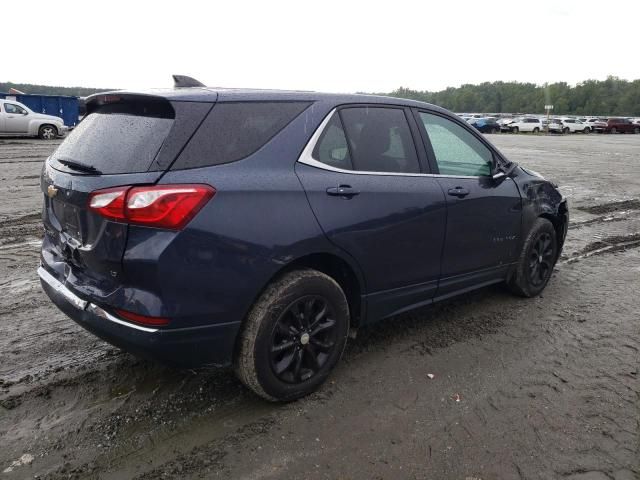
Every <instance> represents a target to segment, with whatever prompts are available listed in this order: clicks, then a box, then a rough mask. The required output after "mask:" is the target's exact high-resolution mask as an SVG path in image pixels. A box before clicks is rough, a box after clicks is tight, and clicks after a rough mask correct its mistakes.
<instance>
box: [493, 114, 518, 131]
mask: <svg viewBox="0 0 640 480" xmlns="http://www.w3.org/2000/svg"><path fill="white" fill-rule="evenodd" d="M515 120H516V119H515V118H508V117H503V118H499V119H498V120H497V123H498V125H500V131H501V132H510V131H511V128H510V127H509V125H511V124H512V123H513V122H514V121H515Z"/></svg>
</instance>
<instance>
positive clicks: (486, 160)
mask: <svg viewBox="0 0 640 480" xmlns="http://www.w3.org/2000/svg"><path fill="white" fill-rule="evenodd" d="M420 119H421V120H422V123H423V124H424V128H425V130H426V131H427V135H428V136H429V141H430V142H431V146H432V147H433V152H434V154H435V156H436V162H437V164H438V169H439V171H440V174H441V175H464V176H473V177H477V176H484V175H491V165H492V163H493V154H492V153H491V150H489V149H488V148H487V147H486V146H485V145H483V144H482V142H480V140H478V139H477V138H476V137H474V136H473V134H472V133H471V132H469V131H467V130H466V129H465V128H463V127H461V126H460V125H458V124H457V123H454V122H452V121H451V120H448V119H446V118H444V117H441V116H439V115H433V114H431V113H425V112H420Z"/></svg>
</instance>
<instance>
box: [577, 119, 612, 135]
mask: <svg viewBox="0 0 640 480" xmlns="http://www.w3.org/2000/svg"><path fill="white" fill-rule="evenodd" d="M580 121H581V122H583V123H584V124H585V125H587V126H588V127H589V130H590V131H591V132H594V131H595V127H596V125H597V124H600V123H606V122H603V121H602V120H601V119H599V118H595V117H592V118H585V119H584V120H583V119H580Z"/></svg>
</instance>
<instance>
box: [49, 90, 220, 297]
mask: <svg viewBox="0 0 640 480" xmlns="http://www.w3.org/2000/svg"><path fill="white" fill-rule="evenodd" d="M214 101H215V95H212V101H210V102H192V101H173V100H170V99H168V98H165V97H160V96H153V95H137V94H120V93H114V94H103V95H97V96H93V97H90V98H89V99H88V101H87V116H86V117H85V118H84V119H83V121H82V122H81V123H80V124H79V125H78V126H77V127H76V128H75V129H74V130H73V131H72V132H71V133H70V134H69V136H68V137H67V138H66V139H65V141H64V142H63V143H62V144H61V145H60V147H59V148H58V149H57V150H56V152H55V153H54V154H52V155H51V157H49V159H47V162H46V164H45V167H44V169H43V174H42V179H41V188H42V191H43V193H44V206H43V223H44V227H45V239H44V242H43V248H42V256H43V263H45V264H46V265H47V267H48V268H49V269H50V270H55V271H56V272H55V273H57V274H58V275H57V276H58V277H59V278H65V279H66V280H67V281H68V282H70V283H72V284H75V285H78V284H81V285H83V288H86V289H87V291H88V292H90V293H91V294H93V295H95V296H98V297H106V296H108V295H109V293H110V292H112V291H113V290H115V289H116V288H117V286H118V280H119V276H120V274H121V273H122V258H123V254H124V251H125V248H126V243H127V234H128V227H127V225H126V224H125V223H119V222H116V221H110V220H108V219H106V218H104V217H102V216H100V215H97V214H95V213H93V212H91V211H90V210H89V209H88V201H89V196H90V193H91V192H93V191H95V190H98V189H104V188H110V187H115V186H121V185H149V184H154V183H156V182H157V181H158V179H159V178H160V177H161V176H162V174H163V173H164V172H165V171H166V170H167V169H168V168H169V167H170V166H171V164H172V162H173V161H174V160H175V158H176V156H177V155H178V154H179V153H180V151H181V150H182V149H183V148H184V146H185V144H186V143H187V142H188V140H189V138H190V137H191V135H192V134H193V132H194V131H195V130H196V129H197V127H198V126H199V125H200V123H202V120H203V119H204V118H205V116H206V115H207V113H208V112H209V110H210V109H211V108H212V105H213V102H214Z"/></svg>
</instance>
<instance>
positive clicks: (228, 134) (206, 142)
mask: <svg viewBox="0 0 640 480" xmlns="http://www.w3.org/2000/svg"><path fill="white" fill-rule="evenodd" d="M309 105H310V103H309V102H233V103H232V102H230V103H218V104H216V105H215V106H214V107H213V110H211V113H209V115H208V116H207V118H206V119H205V121H204V122H203V123H202V125H201V126H200V128H199V129H198V131H197V132H196V134H195V135H194V137H193V138H192V139H191V141H190V142H189V144H188V145H187V146H186V148H185V149H184V151H183V152H182V154H181V155H180V157H179V158H178V159H177V160H176V162H175V164H174V165H173V166H172V167H171V169H172V170H180V169H186V168H196V167H206V166H211V165H220V164H223V163H230V162H235V161H237V160H240V159H242V158H245V157H248V156H249V155H251V154H252V153H254V152H256V151H257V150H258V149H259V148H260V147H262V146H264V145H265V144H266V143H267V142H268V141H269V140H271V138H273V137H274V136H275V135H276V134H277V133H278V132H279V131H280V130H282V129H283V128H284V127H285V126H287V125H288V124H289V123H290V122H291V121H292V120H293V119H294V118H295V117H297V116H298V115H299V114H300V113H302V112H303V111H304V110H305V109H306V108H307V107H308V106H309Z"/></svg>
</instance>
